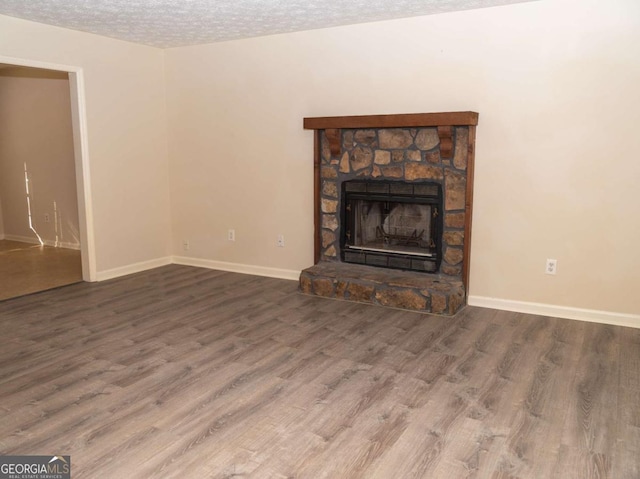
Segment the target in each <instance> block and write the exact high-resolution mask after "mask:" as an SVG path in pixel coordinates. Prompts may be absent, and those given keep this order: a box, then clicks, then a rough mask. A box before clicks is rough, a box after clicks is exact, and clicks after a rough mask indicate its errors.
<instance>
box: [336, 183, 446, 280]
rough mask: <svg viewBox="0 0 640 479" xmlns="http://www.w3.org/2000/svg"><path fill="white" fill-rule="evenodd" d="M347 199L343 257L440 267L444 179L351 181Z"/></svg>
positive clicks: (345, 259)
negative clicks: (429, 180)
mask: <svg viewBox="0 0 640 479" xmlns="http://www.w3.org/2000/svg"><path fill="white" fill-rule="evenodd" d="M341 203H342V212H341V228H340V231H341V238H340V246H341V248H340V250H341V256H342V261H343V262H346V263H358V264H366V265H371V266H381V267H385V268H397V269H403V270H412V271H422V272H428V273H436V272H438V269H439V268H440V262H441V259H442V241H441V238H442V213H441V212H442V187H441V185H440V184H438V183H433V182H418V183H411V182H405V181H380V180H351V181H345V182H343V183H342V202H341Z"/></svg>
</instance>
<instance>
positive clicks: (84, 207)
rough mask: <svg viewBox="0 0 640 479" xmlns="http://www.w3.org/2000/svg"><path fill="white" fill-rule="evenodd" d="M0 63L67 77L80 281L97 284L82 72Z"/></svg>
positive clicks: (26, 61)
mask: <svg viewBox="0 0 640 479" xmlns="http://www.w3.org/2000/svg"><path fill="white" fill-rule="evenodd" d="M0 63H6V64H8V65H15V66H21V67H31V68H43V69H45V70H55V71H60V72H66V73H68V74H69V89H70V97H71V123H72V128H73V151H74V160H75V165H76V196H77V198H78V223H79V224H78V226H79V230H80V231H79V232H80V254H81V258H82V279H83V280H84V281H97V278H96V245H95V235H94V225H93V203H92V199H91V175H90V174H89V170H90V168H89V142H88V133H87V113H86V95H85V86H84V85H85V83H84V71H83V69H82V68H81V67H76V66H69V65H60V64H57V63H48V62H41V61H37V60H30V59H24V58H14V57H7V56H3V55H0Z"/></svg>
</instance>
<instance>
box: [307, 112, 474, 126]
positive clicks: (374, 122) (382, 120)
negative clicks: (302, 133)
mask: <svg viewBox="0 0 640 479" xmlns="http://www.w3.org/2000/svg"><path fill="white" fill-rule="evenodd" d="M477 124H478V114H477V113H476V112H474V111H454V112H444V113H405V114H401V115H359V116H324V117H316V118H305V119H304V129H305V130H327V129H333V128H418V127H427V126H468V125H474V126H475V125H477Z"/></svg>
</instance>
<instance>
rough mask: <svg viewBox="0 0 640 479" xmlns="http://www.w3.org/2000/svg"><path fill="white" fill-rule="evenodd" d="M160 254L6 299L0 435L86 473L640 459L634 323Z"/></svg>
mask: <svg viewBox="0 0 640 479" xmlns="http://www.w3.org/2000/svg"><path fill="white" fill-rule="evenodd" d="M296 289H297V283H295V282H292V281H285V280H277V279H269V278H260V277H255V276H248V275H240V274H234V273H224V272H219V271H211V270H205V269H197V268H190V267H185V266H176V265H172V266H167V267H163V268H159V269H156V270H152V271H149V272H145V273H141V274H137V275H132V276H128V277H124V278H119V279H116V280H112V281H106V282H102V283H97V284H96V283H94V284H89V283H80V284H75V285H71V286H67V287H64V288H60V289H57V290H52V291H47V292H43V293H38V294H35V295H31V296H27V297H22V298H17V299H12V300H8V301H4V302H1V303H0V335H1V337H2V348H1V349H0V453H2V454H64V455H71V462H72V477H74V478H75V479H80V478H115V477H127V478H156V477H157V478H160V477H162V478H196V477H214V478H231V477H250V478H314V479H315V478H394V479H395V478H430V479H438V478H447V479H449V478H454V479H457V478H495V479H497V478H505V479H506V478H512V479H513V478H521V479H525V478H531V479H534V478H535V479H538V478H558V479H560V478H562V479H570V478H576V479H586V478H612V479H626V478H629V479H630V478H638V477H640V459H639V457H640V454H639V451H640V400H639V399H640V330H637V329H631V328H623V327H616V326H607V325H601V324H593V323H585V322H578V321H570V320H561V319H552V318H545V317H539V316H531V315H524V314H517V313H509V312H501V311H495V310H490V309H481V308H473V307H467V308H466V309H464V310H463V311H462V312H460V313H458V314H457V315H456V316H455V317H453V318H445V317H438V316H429V315H424V314H420V313H412V312H405V311H397V310H391V309H385V308H381V307H377V306H371V305H364V304H357V303H350V302H339V301H332V300H327V299H323V298H318V297H311V296H304V295H301V294H299V293H298V292H297V290H296Z"/></svg>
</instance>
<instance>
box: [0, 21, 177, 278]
mask: <svg viewBox="0 0 640 479" xmlns="http://www.w3.org/2000/svg"><path fill="white" fill-rule="evenodd" d="M0 31H1V32H2V34H1V35H0V57H14V58H17V59H22V60H30V61H37V62H49V63H55V64H61V65H69V66H74V67H80V68H82V70H83V72H82V73H83V75H84V84H85V90H86V114H87V130H88V159H89V164H90V175H91V184H90V186H91V191H92V200H93V211H92V218H93V223H94V230H95V247H96V263H97V270H98V272H99V273H100V272H102V273H104V272H108V271H110V270H118V268H127V267H129V266H130V265H132V264H135V263H141V262H148V261H155V260H158V259H161V258H167V257H168V256H169V254H170V245H169V231H170V219H169V209H170V207H169V194H168V169H167V146H166V112H165V93H164V78H163V71H164V70H163V69H164V59H163V57H164V54H163V52H162V50H159V49H154V48H150V47H145V46H141V45H135V44H132V43H127V42H122V41H118V40H112V39H108V38H104V37H100V36H96V35H91V34H86V33H81V32H75V31H71V30H66V29H62V28H56V27H50V26H46V25H42V24H38V23H33V22H27V21H23V20H19V19H15V18H11V17H6V16H0ZM2 61H4V62H7V60H6V59H3V60H2Z"/></svg>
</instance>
